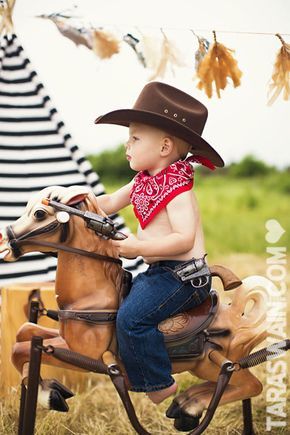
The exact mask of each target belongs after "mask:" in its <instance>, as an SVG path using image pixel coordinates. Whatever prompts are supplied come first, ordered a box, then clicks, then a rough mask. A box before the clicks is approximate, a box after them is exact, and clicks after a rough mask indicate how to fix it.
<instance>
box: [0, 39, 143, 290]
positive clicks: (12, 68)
mask: <svg viewBox="0 0 290 435" xmlns="http://www.w3.org/2000/svg"><path fill="white" fill-rule="evenodd" d="M73 184H78V185H88V186H90V187H91V188H92V190H93V191H94V193H95V194H96V195H100V194H102V193H104V187H103V185H102V183H101V182H100V179H99V177H98V176H97V174H96V173H94V172H93V171H92V168H91V165H90V163H89V162H88V161H87V160H86V159H85V157H84V155H83V154H82V153H81V151H80V150H79V148H78V147H77V145H76V144H75V143H74V142H73V140H72V137H71V136H70V134H69V133H68V132H67V131H66V129H65V125H64V123H63V122H62V121H61V119H60V118H59V115H58V112H57V110H56V109H55V107H54V106H53V105H52V102H51V100H50V98H49V96H48V95H47V94H46V92H45V88H44V86H43V84H42V83H41V82H40V81H39V79H38V76H37V73H36V71H35V70H34V69H33V68H32V66H31V63H30V61H29V59H28V58H27V57H26V55H25V53H24V50H23V48H22V47H21V45H20V44H19V42H18V39H17V37H16V35H15V34H13V35H11V36H4V37H2V38H1V45H0V228H3V227H5V226H6V225H9V224H10V223H12V222H13V221H15V220H16V219H17V218H18V217H19V216H21V214H22V213H23V211H24V208H25V205H26V203H27V201H28V199H29V198H30V196H31V195H32V194H34V193H35V192H37V191H39V190H41V189H43V188H44V187H46V186H50V185H61V186H71V185H73ZM111 217H112V218H113V220H114V221H115V223H116V224H117V226H118V229H122V231H125V232H126V231H127V232H129V230H128V229H126V227H125V225H124V222H123V219H122V218H121V217H120V216H118V215H114V216H111ZM123 264H124V267H125V268H126V269H128V270H131V271H132V272H133V274H134V273H137V272H138V271H140V270H143V269H144V263H143V261H142V259H141V258H139V259H136V260H126V259H124V263H123ZM55 270H56V260H55V259H54V258H53V257H50V256H47V255H43V254H40V253H33V254H27V255H26V256H24V257H22V258H20V259H19V260H18V261H17V262H16V263H6V262H4V261H3V260H0V284H1V285H3V284H7V283H9V282H16V281H21V282H31V281H47V280H54V278H55Z"/></svg>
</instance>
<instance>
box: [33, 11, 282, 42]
mask: <svg viewBox="0 0 290 435" xmlns="http://www.w3.org/2000/svg"><path fill="white" fill-rule="evenodd" d="M55 15H56V16H57V15H59V16H60V17H61V13H60V14H55ZM33 17H34V18H35V17H36V18H38V17H39V16H35V15H34V16H33ZM66 18H69V17H66ZM71 18H72V19H74V18H80V17H74V16H72V17H71ZM91 24H92V22H91ZM94 26H95V27H96V28H97V27H98V28H103V27H107V26H108V27H117V28H119V29H120V28H122V27H135V28H136V29H138V28H147V29H155V30H161V29H163V30H164V31H167V30H169V31H170V30H176V31H181V30H188V31H194V32H207V33H212V32H213V30H215V32H216V33H232V34H240V35H267V36H275V35H276V34H277V33H279V35H281V36H290V33H283V32H250V31H243V30H219V29H216V28H214V29H195V28H193V27H171V26H162V27H158V26H152V25H146V24H141V25H138V24H129V23H127V24H125V23H102V24H100V23H98V24H94Z"/></svg>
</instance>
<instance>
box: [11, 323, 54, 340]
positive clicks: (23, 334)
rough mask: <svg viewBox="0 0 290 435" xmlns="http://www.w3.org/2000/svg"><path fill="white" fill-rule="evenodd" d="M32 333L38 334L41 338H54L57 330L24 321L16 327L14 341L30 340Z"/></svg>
mask: <svg viewBox="0 0 290 435" xmlns="http://www.w3.org/2000/svg"><path fill="white" fill-rule="evenodd" d="M34 335H38V336H40V337H42V338H43V339H46V338H54V337H58V336H59V330H58V329H53V328H46V327H44V326H41V325H38V324H36V323H30V322H26V323H24V324H23V325H22V326H21V327H20V328H19V329H18V331H17V334H16V341H17V342H21V341H30V340H31V339H32V337H33V336H34Z"/></svg>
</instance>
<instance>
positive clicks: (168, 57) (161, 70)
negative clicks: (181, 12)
mask: <svg viewBox="0 0 290 435" xmlns="http://www.w3.org/2000/svg"><path fill="white" fill-rule="evenodd" d="M161 32H162V34H163V42H162V47H161V56H160V61H159V64H158V65H157V68H156V70H155V72H154V73H153V75H152V76H151V77H150V79H149V80H154V79H156V77H164V75H165V73H166V70H167V68H168V67H169V66H170V67H171V71H172V73H173V74H174V66H184V62H183V61H182V59H181V54H180V53H179V51H178V49H177V48H176V47H175V46H174V44H173V43H172V42H171V41H169V39H168V38H167V36H166V35H165V33H164V31H163V30H162V29H161Z"/></svg>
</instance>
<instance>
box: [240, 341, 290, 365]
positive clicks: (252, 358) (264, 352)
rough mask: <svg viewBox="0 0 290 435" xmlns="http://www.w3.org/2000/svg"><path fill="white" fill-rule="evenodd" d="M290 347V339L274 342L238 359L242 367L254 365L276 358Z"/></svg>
mask: <svg viewBox="0 0 290 435" xmlns="http://www.w3.org/2000/svg"><path fill="white" fill-rule="evenodd" d="M288 349H290V340H289V339H287V340H283V341H279V343H275V344H272V345H271V346H268V347H264V348H263V349H260V350H258V351H257V352H254V353H252V354H251V355H249V356H247V357H245V358H242V359H240V360H239V361H238V364H239V365H240V367H241V368H242V369H246V368H248V367H254V366H256V365H258V364H261V363H263V362H265V361H268V360H270V359H274V358H276V357H278V356H280V355H282V354H283V353H284V352H285V351H287V350H288Z"/></svg>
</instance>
